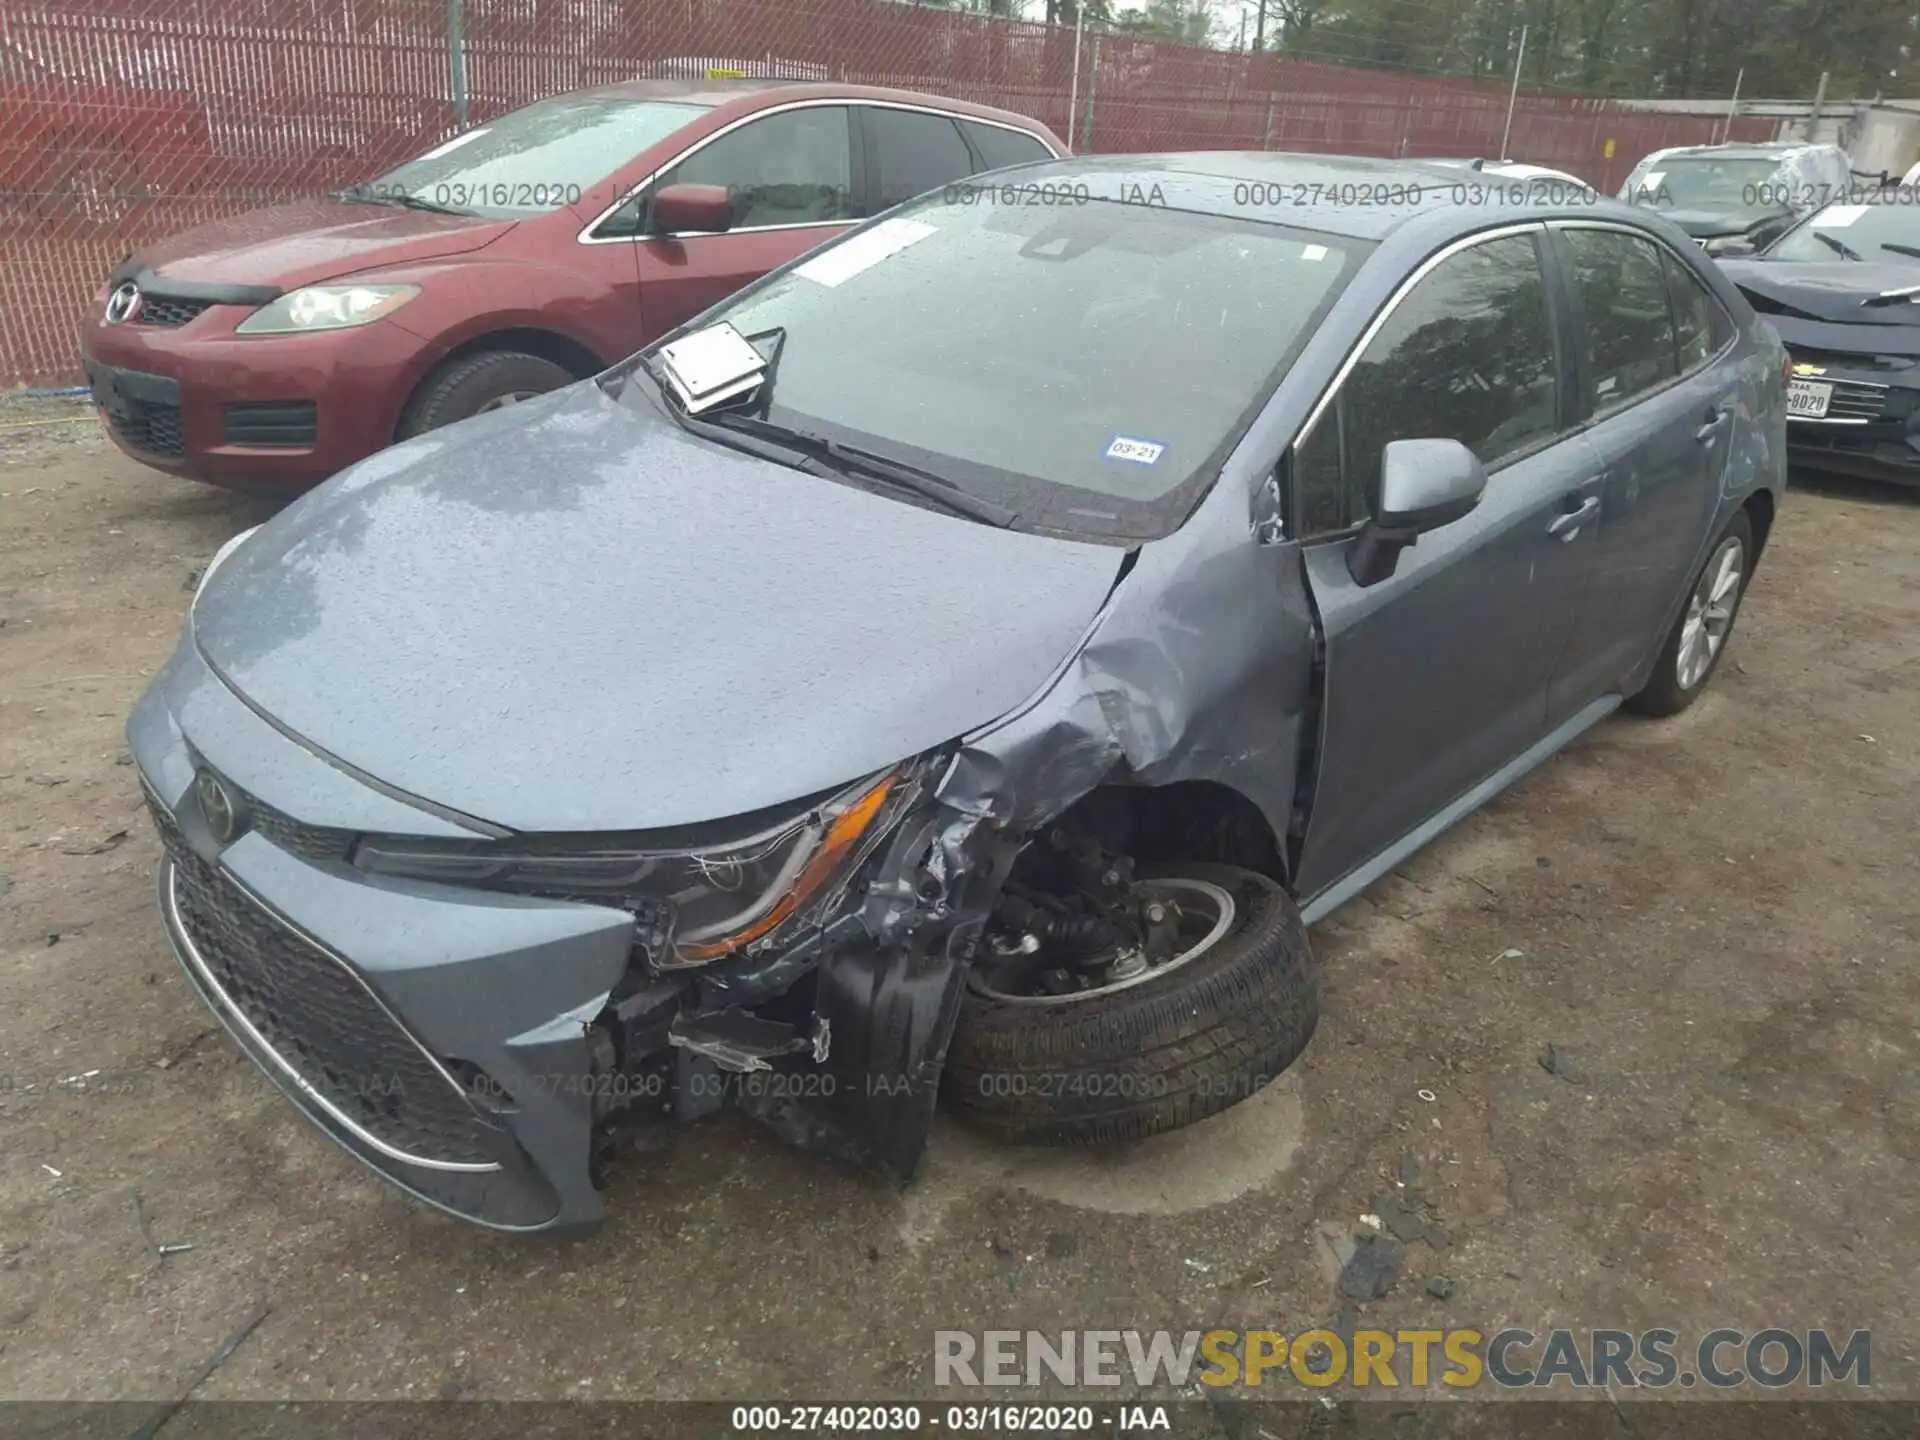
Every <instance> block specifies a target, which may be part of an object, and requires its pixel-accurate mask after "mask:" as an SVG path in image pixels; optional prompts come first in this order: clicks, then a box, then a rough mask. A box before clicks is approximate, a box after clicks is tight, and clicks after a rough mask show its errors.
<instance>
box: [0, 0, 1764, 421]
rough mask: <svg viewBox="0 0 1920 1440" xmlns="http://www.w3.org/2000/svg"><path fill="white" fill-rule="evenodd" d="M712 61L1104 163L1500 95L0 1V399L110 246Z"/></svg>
mask: <svg viewBox="0 0 1920 1440" xmlns="http://www.w3.org/2000/svg"><path fill="white" fill-rule="evenodd" d="M715 70H719V71H730V72H735V73H744V74H748V75H779V76H786V77H792V78H797V79H816V80H832V81H844V82H854V83H859V84H867V85H884V86H894V87H898V88H902V89H910V90H923V91H931V92H933V93H936V94H941V95H948V96H953V97H957V98H961V99H966V100H973V101H978V102H981V103H985V104H989V105H998V106H1002V107H1004V108H1006V109H1009V110H1016V111H1020V112H1022V113H1025V114H1027V115H1031V116H1033V117H1035V118H1037V119H1039V120H1041V121H1043V122H1045V123H1046V124H1047V125H1048V126H1050V127H1051V128H1052V129H1053V130H1054V132H1055V133H1056V134H1059V135H1061V136H1062V137H1066V138H1068V139H1070V141H1071V143H1072V145H1073V146H1074V148H1075V149H1078V150H1085V151H1104V152H1116V151H1153V150H1201V149H1229V150H1261V149H1266V150H1302V151H1318V152H1323V153H1344V154H1357V155H1384V156H1395V155H1428V156H1473V155H1484V156H1489V157H1491V156H1493V155H1495V154H1496V153H1497V151H1498V149H1499V146H1500V137H1501V134H1502V131H1503V129H1504V127H1505V124H1506V119H1507V103H1508V95H1507V90H1506V87H1505V86H1503V85H1495V84H1487V83H1484V82H1477V81H1468V80H1451V79H1445V78H1437V77H1431V76H1416V75H1408V74H1397V73H1393V72H1389V71H1375V70H1361V69H1349V68H1344V67H1341V66H1337V65H1328V64H1320V63H1314V62H1309V61H1301V60H1294V59H1289V58H1286V57H1283V56H1280V55H1275V54H1255V55H1248V54H1242V53H1233V52H1222V51H1216V50H1208V49H1203V48H1199V47H1195V46H1187V45H1179V44H1174V43H1171V42H1167V41H1161V40H1153V39H1146V38H1140V37H1137V36H1133V35H1126V34H1118V33H1094V32H1091V31H1089V32H1087V33H1085V34H1084V35H1081V36H1076V34H1075V32H1074V31H1072V30H1067V29H1062V28H1059V27H1049V26H1044V25H1036V24H1030V23H1024V22H1019V21H1009V20H1004V19H994V18H989V17H986V16H981V15H975V14H968V13H963V12H956V11H950V10H943V9H934V8H922V7H919V6H916V5H912V4H907V3H899V0H40V3H34V0H0V385H14V384H21V383H27V384H35V383H56V382H60V381H65V380H69V379H71V378H73V377H74V376H75V375H76V374H77V372H78V368H79V362H78V357H77V354H76V347H75V339H74V328H75V325H76V323H77V322H78V320H79V318H80V316H81V315H82V313H83V312H84V311H85V309H86V307H87V306H88V305H89V304H91V303H93V302H94V300H95V298H96V297H97V296H98V295H99V294H100V292H101V290H102V286H103V282H104V280H105V278H106V276H107V274H108V273H109V271H110V270H111V269H112V268H113V266H114V265H115V264H116V263H117V262H118V261H119V260H120V259H121V258H122V257H124V256H125V255H126V254H127V253H128V252H129V251H130V250H132V249H134V248H136V247H138V246H141V245H144V244H147V243H150V242H152V241H154V240H157V239H160V238H162V237H164V236H167V235H169V234H172V233H175V232H177V231H180V230H184V229H187V228H189V227H191V226H193V225H196V224H200V223H203V222H205V221H208V220H212V219H216V218H219V217H222V216H227V215H232V214H236V213H238V212H240V211H244V210H247V209H251V208H254V207H257V206H261V205H268V204H273V203H276V202H279V201H283V200H288V199H292V198H295V197H299V196H304V195H311V194H314V193H316V192H318V191H322V190H326V189H329V188H333V187H336V186H339V185H343V184H347V183H350V182H352V181H355V180H361V179H365V178H368V177H370V176H372V175H375V174H377V173H379V172H380V171H381V170H382V169H385V168H387V167H389V166H391V165H393V164H396V163H398V162H399V161H401V160H403V159H406V158H407V157H408V156H410V155H412V154H415V153H417V152H418V151H420V150H421V149H424V148H425V147H427V146H428V145H431V144H433V143H435V142H436V141H438V140H440V139H443V138H445V137H447V136H450V135H452V134H454V133H457V131H458V130H459V129H460V128H461V127H462V126H463V125H464V124H466V123H469V122H471V121H479V120H485V119H487V118H489V117H491V116H494V115H497V114H499V113H501V112H502V111H505V110H508V109H512V108H514V107H516V106H519V105H522V104H525V103H527V102H528V101H530V100H534V99H538V98H540V97H542V96H545V95H551V94H554V93H556V92H560V91H566V90H574V89H579V88H582V87H584V86H590V85H598V84H605V83H608V82H612V81H620V80H630V79H635V78H644V77H665V76H693V77H699V76H701V75H704V74H706V73H707V72H709V71H715ZM1070 111H1071V112H1073V113H1071V114H1070V113H1069V112H1070ZM1714 128H1715V122H1712V121H1709V120H1705V119H1701V118H1699V117H1688V116H1676V115H1663V114H1657V113H1650V112H1643V111H1632V110H1626V109H1622V108H1620V107H1619V106H1617V105H1616V104H1614V103H1613V102H1611V101H1606V100H1596V99H1587V98H1580V97H1571V96H1565V95H1557V94H1535V93H1529V92H1522V93H1521V94H1520V96H1519V99H1518V103H1517V105H1516V107H1515V110H1514V114H1513V129H1512V140H1511V143H1510V146H1509V149H1510V152H1511V155H1512V157H1513V158H1515V159H1521V160H1526V161H1530V162H1532V163H1535V164H1542V165H1551V166H1555V167H1558V168H1561V169H1564V170H1569V171H1571V172H1573V173H1574V174H1577V175H1579V176H1580V177H1581V178H1583V179H1586V180H1589V181H1591V182H1592V183H1594V184H1596V185H1600V186H1601V187H1603V188H1605V189H1612V188H1613V187H1616V186H1617V185H1618V184H1619V183H1620V182H1621V181H1622V179H1623V178H1624V177H1625V175H1626V173H1627V170H1628V168H1629V167H1630V166H1631V165H1632V163H1633V162H1634V160H1636V159H1638V158H1639V157H1640V156H1641V155H1643V154H1645V153H1646V152H1647V151H1649V150H1651V149H1654V148H1656V147H1658V146H1663V145H1680V144H1692V143H1700V142H1704V141H1707V140H1709V139H1711V138H1714V136H1713V134H1712V131H1713V129H1714ZM1732 130H1733V138H1736V139H1738V138H1764V137H1765V136H1766V135H1767V134H1769V133H1770V132H1771V126H1770V125H1769V124H1768V122H1765V121H1755V120H1736V121H1735V122H1733V127H1732Z"/></svg>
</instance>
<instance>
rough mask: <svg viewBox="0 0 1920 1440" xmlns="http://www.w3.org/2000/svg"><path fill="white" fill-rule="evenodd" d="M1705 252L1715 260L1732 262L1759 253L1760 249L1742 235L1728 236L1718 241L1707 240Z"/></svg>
mask: <svg viewBox="0 0 1920 1440" xmlns="http://www.w3.org/2000/svg"><path fill="white" fill-rule="evenodd" d="M1706 250H1707V254H1709V255H1711V256H1713V257H1714V258H1715V259H1717V260H1734V259H1738V258H1740V257H1742V256H1746V255H1758V254H1759V253H1760V247H1759V246H1758V245H1756V244H1754V243H1753V241H1751V240H1749V239H1748V238H1747V237H1746V236H1744V235H1728V236H1725V237H1724V238H1722V239H1719V240H1709V241H1708V242H1707V245H1706Z"/></svg>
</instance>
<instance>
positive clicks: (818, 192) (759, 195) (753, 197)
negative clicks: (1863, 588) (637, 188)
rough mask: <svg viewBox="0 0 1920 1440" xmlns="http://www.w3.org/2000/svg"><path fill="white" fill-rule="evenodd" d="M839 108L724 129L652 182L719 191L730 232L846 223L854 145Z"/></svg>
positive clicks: (812, 108) (781, 115) (845, 113)
mask: <svg viewBox="0 0 1920 1440" xmlns="http://www.w3.org/2000/svg"><path fill="white" fill-rule="evenodd" d="M849 133H850V132H849V129H848V111H847V107H846V106H844V105H817V106H809V107H807V108H805V109H801V110H785V111H782V112H780V113H779V114H777V115H769V116H767V117H766V118H765V119H764V120H755V121H753V122H751V123H750V124H746V125H742V126H741V127H740V128H739V129H738V130H731V131H728V132H727V133H726V134H725V135H722V136H721V137H720V138H719V139H718V140H715V141H714V142H713V143H712V144H711V145H707V146H704V147H703V148H701V149H699V150H696V151H694V152H693V154H691V155H689V156H688V157H687V158H686V159H685V160H683V161H681V162H680V163H679V164H678V165H676V166H674V167H673V169H671V170H669V171H667V172H666V174H664V175H662V176H661V177H660V178H659V180H657V181H656V182H655V188H656V189H663V188H665V187H666V186H668V185H721V186H725V187H726V191H727V193H728V194H729V195H731V196H732V197H733V228H734V229H736V230H743V229H746V228H748V227H750V226H755V225H806V224H822V223H826V222H829V221H834V220H851V219H852V218H853V147H852V145H851V143H850V142H849V139H848V136H849Z"/></svg>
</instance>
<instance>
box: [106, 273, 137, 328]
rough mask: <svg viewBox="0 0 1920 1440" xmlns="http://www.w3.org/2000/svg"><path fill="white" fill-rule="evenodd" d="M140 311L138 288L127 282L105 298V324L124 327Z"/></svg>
mask: <svg viewBox="0 0 1920 1440" xmlns="http://www.w3.org/2000/svg"><path fill="white" fill-rule="evenodd" d="M139 309H140V287H139V286H138V285H136V284H134V283H133V281H131V280H129V281H127V282H126V283H125V284H123V285H121V286H119V287H118V288H116V289H115V290H114V292H113V294H111V295H109V296H108V297H107V324H109V325H124V324H126V322H127V321H129V320H131V319H132V318H133V317H134V315H135V314H136V313H137V312H138V311H139Z"/></svg>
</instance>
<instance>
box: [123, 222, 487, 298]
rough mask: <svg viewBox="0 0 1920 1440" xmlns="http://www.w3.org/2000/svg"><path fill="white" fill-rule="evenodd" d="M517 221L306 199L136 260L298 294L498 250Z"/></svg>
mask: <svg viewBox="0 0 1920 1440" xmlns="http://www.w3.org/2000/svg"><path fill="white" fill-rule="evenodd" d="M515 223H516V222H514V221H511V220H488V219H485V218H483V217H481V216H477V215H435V214H433V213H431V212H429V211H424V210H399V209H395V208H394V207H392V206H389V205H355V204H344V203H336V202H334V201H331V200H302V201H298V202H296V203H294V204H291V205H276V206H273V207H272V208H271V209H267V210H251V211H248V212H247V213H246V214H244V215H235V216H232V217H230V218H228V219H225V220H215V221H212V222H210V223H209V224H206V225H198V226H195V227H194V228H193V229H191V230H187V231H183V232H182V233H180V234H178V235H175V236H172V237H170V238H169V239H166V240H163V241H161V242H160V243H159V244H157V245H150V246H148V247H147V248H146V249H145V250H144V251H142V252H141V253H140V254H139V255H138V256H137V257H136V260H137V264H138V265H139V266H143V267H145V268H146V269H148V270H151V271H153V272H154V274H155V275H156V276H157V277H159V278H161V279H163V280H191V281H194V282H197V283H206V282H212V283H215V284H228V285H271V286H276V287H278V288H279V289H282V290H291V289H293V288H294V287H295V286H298V285H311V284H313V283H314V282H316V281H320V280H328V279H331V278H333V277H334V276H336V275H350V274H352V273H354V272H355V271H359V270H367V269H371V268H372V267H374V266H377V265H398V264H407V263H411V262H414V261H419V260H438V259H441V258H443V257H445V256H448V255H463V254H466V253H467V252H469V251H472V250H478V249H480V248H481V247H482V246H484V245H490V244H492V243H493V242H494V241H495V240H498V239H499V238H500V237H501V236H502V235H504V234H506V233H507V231H509V230H511V229H512V228H513V227H514V224H515Z"/></svg>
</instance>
